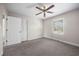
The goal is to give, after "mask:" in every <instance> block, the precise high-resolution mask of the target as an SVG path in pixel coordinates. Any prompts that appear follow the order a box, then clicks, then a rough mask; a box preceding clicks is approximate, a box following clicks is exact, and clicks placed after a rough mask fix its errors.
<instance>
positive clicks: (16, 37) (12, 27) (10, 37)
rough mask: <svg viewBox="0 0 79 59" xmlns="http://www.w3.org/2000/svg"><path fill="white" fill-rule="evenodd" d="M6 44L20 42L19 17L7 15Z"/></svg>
mask: <svg viewBox="0 0 79 59" xmlns="http://www.w3.org/2000/svg"><path fill="white" fill-rule="evenodd" d="M6 31H7V40H6V41H7V45H12V44H16V43H20V42H21V19H20V18H17V17H12V16H8V20H7V30H6Z"/></svg>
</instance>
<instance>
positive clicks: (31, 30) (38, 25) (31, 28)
mask: <svg viewBox="0 0 79 59" xmlns="http://www.w3.org/2000/svg"><path fill="white" fill-rule="evenodd" d="M41 37H42V20H41V19H39V18H36V17H29V18H28V40H32V39H37V38H41Z"/></svg>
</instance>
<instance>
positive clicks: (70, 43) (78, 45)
mask: <svg viewBox="0 0 79 59" xmlns="http://www.w3.org/2000/svg"><path fill="white" fill-rule="evenodd" d="M44 37H45V38H49V39H53V40H56V41H60V42H63V43H66V44H69V45H72V46H76V47H79V44H76V43H72V42H68V41H63V40H60V39H57V38H54V37H50V36H48V35H46V36H44Z"/></svg>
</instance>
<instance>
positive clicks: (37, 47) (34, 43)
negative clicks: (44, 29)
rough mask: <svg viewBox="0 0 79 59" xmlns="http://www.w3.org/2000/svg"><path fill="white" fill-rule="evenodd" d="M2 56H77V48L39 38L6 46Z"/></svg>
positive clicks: (78, 49) (78, 52)
mask: <svg viewBox="0 0 79 59" xmlns="http://www.w3.org/2000/svg"><path fill="white" fill-rule="evenodd" d="M4 56H79V47H75V46H71V45H68V44H64V43H61V42H58V41H55V40H52V39H47V38H40V39H35V40H30V41H25V42H22V43H19V44H14V45H10V46H6V47H4Z"/></svg>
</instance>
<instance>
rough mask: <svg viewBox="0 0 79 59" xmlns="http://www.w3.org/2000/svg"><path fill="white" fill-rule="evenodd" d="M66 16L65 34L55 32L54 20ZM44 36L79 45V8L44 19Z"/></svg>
mask: <svg viewBox="0 0 79 59" xmlns="http://www.w3.org/2000/svg"><path fill="white" fill-rule="evenodd" d="M60 18H64V35H59V34H54V33H53V20H55V19H60ZM44 37H48V38H52V39H55V40H58V41H62V42H65V43H68V44H72V45H75V46H79V9H75V10H73V11H70V12H67V13H64V14H61V15H58V16H55V17H51V18H49V19H47V20H45V21H44Z"/></svg>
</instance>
